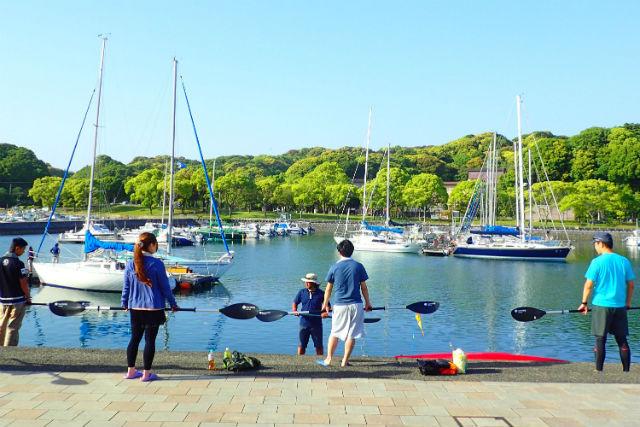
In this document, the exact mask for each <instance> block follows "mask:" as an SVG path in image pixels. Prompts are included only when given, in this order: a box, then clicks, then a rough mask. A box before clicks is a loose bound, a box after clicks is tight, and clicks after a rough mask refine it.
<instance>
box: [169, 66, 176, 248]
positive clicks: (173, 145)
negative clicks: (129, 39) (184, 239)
mask: <svg viewBox="0 0 640 427" xmlns="http://www.w3.org/2000/svg"><path fill="white" fill-rule="evenodd" d="M177 84H178V61H177V60H176V58H173V114H172V121H171V123H172V125H171V165H170V166H169V219H168V221H167V254H170V253H171V243H172V237H171V235H172V228H173V171H174V163H175V155H176V152H175V150H176V87H177Z"/></svg>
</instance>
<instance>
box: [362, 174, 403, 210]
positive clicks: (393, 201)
mask: <svg viewBox="0 0 640 427" xmlns="http://www.w3.org/2000/svg"><path fill="white" fill-rule="evenodd" d="M389 175H390V179H389V210H390V211H399V210H400V209H401V208H403V207H404V206H405V204H404V200H403V198H402V192H403V190H404V186H405V184H406V183H407V182H408V181H409V178H410V177H409V174H408V173H407V172H405V171H404V170H402V169H400V168H397V167H391V169H389ZM367 199H368V200H367V203H365V204H364V205H365V206H367V207H368V208H369V209H371V208H372V209H375V210H377V211H382V212H384V209H385V208H386V206H387V168H386V167H384V168H382V169H380V171H378V174H377V175H376V178H375V179H374V180H372V181H371V182H369V183H367Z"/></svg>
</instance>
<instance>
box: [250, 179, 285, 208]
mask: <svg viewBox="0 0 640 427" xmlns="http://www.w3.org/2000/svg"><path fill="white" fill-rule="evenodd" d="M280 184H282V176H281V175H274V176H266V177H264V178H259V179H257V180H256V187H257V189H258V199H259V200H260V204H261V205H262V212H264V213H265V214H266V212H267V209H268V208H269V207H270V206H273V205H275V204H277V199H276V190H277V188H278V186H279V185H280Z"/></svg>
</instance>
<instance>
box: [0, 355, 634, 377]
mask: <svg viewBox="0 0 640 427" xmlns="http://www.w3.org/2000/svg"><path fill="white" fill-rule="evenodd" d="M250 355H251V356H255V357H257V358H258V359H260V361H261V362H262V364H263V368H261V369H259V370H254V371H245V372H240V373H233V372H227V371H221V370H216V371H209V370H207V369H206V368H207V353H206V352H204V351H203V352H179V351H158V352H156V357H155V360H154V366H153V368H154V371H156V372H158V373H159V374H189V375H199V376H208V375H210V376H230V377H243V376H249V377H263V378H270V377H271V378H317V379H332V378H333V379H337V378H380V379H407V380H430V381H432V380H438V381H452V380H456V381H496V382H503V381H506V382H554V383H629V384H638V383H640V368H638V367H637V366H632V368H631V372H629V373H624V372H622V368H621V366H620V364H619V363H609V364H607V365H606V366H605V371H604V373H597V372H594V367H593V364H592V363H569V364H546V363H514V362H469V364H468V369H467V372H468V373H467V374H466V375H455V376H428V377H427V376H423V375H421V374H420V372H419V371H418V368H417V363H416V362H415V361H414V360H406V361H401V362H397V361H396V360H395V359H393V358H381V357H355V358H353V359H352V366H351V367H348V368H340V367H339V366H338V365H339V362H340V359H339V358H337V359H336V360H335V363H336V366H335V367H334V366H332V367H329V368H322V367H320V366H318V365H316V364H315V360H316V358H317V357H316V356H291V355H278V354H250ZM141 358H142V345H141V351H140V353H139V355H138V359H139V363H141ZM215 360H216V362H217V366H218V367H220V365H221V362H222V353H216V357H215ZM610 360H611V362H613V361H614V358H613V357H611V358H610ZM125 366H126V355H125V349H124V348H123V349H121V350H96V349H64V348H49V347H3V348H1V349H0V370H2V371H29V372H94V373H121V372H123V371H124V370H125Z"/></svg>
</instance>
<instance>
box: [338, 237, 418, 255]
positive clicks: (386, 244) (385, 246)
mask: <svg viewBox="0 0 640 427" xmlns="http://www.w3.org/2000/svg"><path fill="white" fill-rule="evenodd" d="M333 239H334V240H335V242H336V243H340V242H341V241H343V240H344V239H349V240H350V241H351V243H353V247H354V249H355V250H356V251H366V252H392V253H416V254H417V253H418V251H419V250H420V248H421V247H422V245H420V244H419V243H416V242H411V241H406V240H392V239H385V238H383V237H375V236H370V235H355V236H334V237H333Z"/></svg>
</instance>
